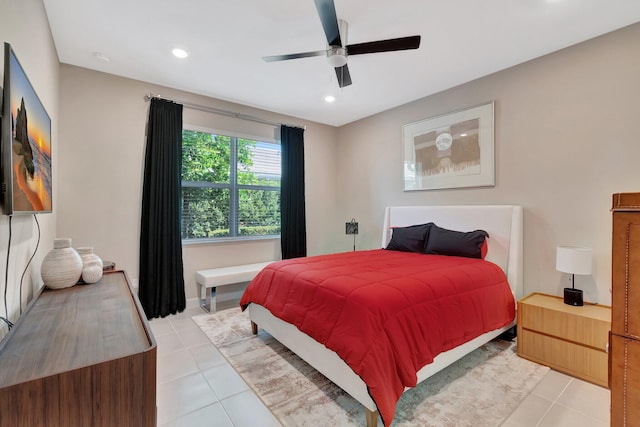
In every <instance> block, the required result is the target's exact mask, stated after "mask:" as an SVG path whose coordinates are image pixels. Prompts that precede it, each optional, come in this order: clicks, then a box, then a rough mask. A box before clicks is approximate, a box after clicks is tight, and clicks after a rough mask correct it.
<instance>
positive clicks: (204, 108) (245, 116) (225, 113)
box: [144, 92, 307, 129]
mask: <svg viewBox="0 0 640 427" xmlns="http://www.w3.org/2000/svg"><path fill="white" fill-rule="evenodd" d="M153 98H158V99H164V100H165V101H172V102H177V103H179V104H182V105H183V106H185V107H187V108H191V109H192V110H199V111H204V112H207V113H213V114H219V115H221V116H227V117H233V118H236V119H242V120H248V121H251V122H257V123H262V124H265V125H271V126H281V125H285V126H289V127H294V128H299V129H306V128H307V127H306V126H300V125H294V124H290V123H279V122H275V121H272V120H267V119H262V118H260V117H254V116H250V115H248V114H242V113H236V112H234V111H229V110H222V109H220V108H213V107H208V106H206V105H200V104H194V103H192V102H184V101H176V100H172V99H168V98H164V97H162V96H160V95H154V94H152V93H151V92H149V93H146V94H145V95H144V100H145V102H149V101H151V100H152V99H153Z"/></svg>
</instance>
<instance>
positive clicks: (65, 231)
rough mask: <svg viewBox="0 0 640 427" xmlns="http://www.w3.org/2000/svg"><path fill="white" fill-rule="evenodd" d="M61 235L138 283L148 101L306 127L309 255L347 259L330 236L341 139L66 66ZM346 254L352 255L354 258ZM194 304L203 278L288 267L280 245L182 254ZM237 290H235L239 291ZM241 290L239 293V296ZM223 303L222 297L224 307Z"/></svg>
mask: <svg viewBox="0 0 640 427" xmlns="http://www.w3.org/2000/svg"><path fill="white" fill-rule="evenodd" d="M60 81H61V86H60V87H61V98H60V104H61V108H60V109H61V114H60V129H61V136H60V138H61V139H62V140H64V142H65V144H64V145H63V146H61V148H60V156H59V157H60V181H61V185H60V187H61V189H60V203H59V207H58V216H59V226H58V232H59V234H60V235H64V236H67V237H71V238H73V241H74V245H75V246H93V247H94V252H95V253H96V254H98V255H99V256H101V257H102V258H103V259H108V260H112V261H115V262H116V264H117V266H118V267H119V268H123V269H125V270H127V272H128V273H129V275H130V277H131V278H132V279H133V280H134V281H137V278H138V257H139V251H138V246H139V233H140V208H141V189H142V175H143V167H144V149H145V127H146V121H147V115H148V108H149V103H148V102H145V101H144V99H143V97H144V95H145V94H146V93H149V92H152V93H154V94H160V95H162V96H163V97H166V98H169V99H175V100H180V101H185V102H191V103H196V104H200V105H207V106H210V107H214V108H219V109H226V110H231V111H235V112H239V113H244V114H248V115H252V116H257V117H261V118H265V119H268V120H273V121H279V122H285V123H294V124H298V125H304V126H306V131H305V154H306V159H307V160H306V162H305V168H306V172H307V178H306V191H307V214H308V215H307V225H308V227H307V239H308V251H309V254H312V255H313V254H318V253H326V252H332V251H334V250H339V249H340V248H339V247H337V246H336V244H335V242H334V241H333V239H332V237H333V236H332V235H331V233H326V232H325V231H326V230H327V229H329V228H331V227H334V226H335V225H336V224H337V223H338V228H339V221H338V220H336V219H335V208H334V207H333V206H334V204H333V199H334V197H335V193H336V191H337V185H336V176H337V165H336V159H335V153H336V134H337V130H336V129H335V128H333V127H330V126H325V125H320V124H317V123H312V122H305V121H303V120H299V119H295V118H292V117H286V116H282V115H278V114H274V113H270V112H266V111H261V110H257V109H253V108H250V107H246V106H241V105H237V104H231V103H227V102H224V101H220V100H216V99H211V98H206V97H201V96H197V95H193V94H189V93H186V92H182V91H177V90H172V89H168V88H165V87H158V86H155V85H152V84H149V83H144V82H140V81H136V80H131V79H126V78H121V77H116V76H113V75H109V74H104V73H99V72H95V71H91V70H87V69H83V68H78V67H74V66H69V65H63V66H62V67H61V80H60ZM184 123H185V124H191V125H197V126H204V127H208V128H212V129H219V130H231V131H235V132H241V133H244V134H249V135H256V136H264V137H272V138H273V136H274V129H275V128H274V127H269V126H264V125H259V124H256V123H253V122H247V121H242V120H237V119H233V118H229V117H225V116H220V115H213V114H208V113H207V114H203V113H201V112H198V111H195V110H192V109H188V108H186V109H185V110H184ZM347 248H348V246H345V248H344V250H346V249H347ZM183 254H184V271H185V285H186V295H187V298H196V297H197V287H196V283H195V271H196V270H200V269H206V268H214V267H221V266H227V265H236V264H242V263H253V262H260V261H269V260H274V259H279V258H280V241H279V240H266V241H264V240H263V241H249V242H237V243H213V244H193V245H185V246H184V247H183ZM231 290H234V289H231ZM235 290H236V291H237V288H236V289H235ZM222 299H223V298H222Z"/></svg>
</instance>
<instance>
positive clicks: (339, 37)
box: [262, 0, 420, 87]
mask: <svg viewBox="0 0 640 427" xmlns="http://www.w3.org/2000/svg"><path fill="white" fill-rule="evenodd" d="M314 2H315V4H316V9H317V10H318V15H319V16H320V21H321V22H322V28H323V29H324V33H325V35H326V36H327V45H328V48H327V49H326V50H318V51H315V52H303V53H293V54H289V55H274V56H265V57H263V58H262V59H263V60H264V61H266V62H274V61H286V60H289V59H299V58H309V57H312V56H323V55H326V57H327V61H328V62H329V65H331V66H332V67H334V68H335V70H336V76H337V77H338V85H339V86H340V87H345V86H349V85H350V84H351V75H350V74H349V68H348V67H347V57H348V56H351V55H362V54H365V53H378V52H390V51H394V50H409V49H417V48H418V47H420V36H410V37H400V38H397V39H388V40H378V41H374V42H365V43H356V44H349V45H348V44H346V43H347V40H346V38H347V22H346V21H343V20H338V17H337V15H336V7H335V5H334V3H333V0H314Z"/></svg>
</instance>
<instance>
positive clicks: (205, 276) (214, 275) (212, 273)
mask: <svg viewBox="0 0 640 427" xmlns="http://www.w3.org/2000/svg"><path fill="white" fill-rule="evenodd" d="M271 262H272V261H268V262H259V263H256V264H245V265H233V266H230V267H220V268H212V269H209V270H199V271H196V282H197V283H198V285H200V306H201V307H202V308H203V309H205V310H206V311H208V312H210V313H211V312H213V313H215V311H216V288H217V287H219V286H226V285H232V284H234V283H242V282H249V281H251V280H253V278H254V277H256V275H257V274H258V273H259V272H260V270H262V269H263V268H265V267H266V266H267V265H269V264H271Z"/></svg>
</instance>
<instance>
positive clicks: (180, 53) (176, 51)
mask: <svg viewBox="0 0 640 427" xmlns="http://www.w3.org/2000/svg"><path fill="white" fill-rule="evenodd" d="M171 53H173V55H174V56H175V57H176V58H180V59H182V58H186V57H187V56H189V54H188V53H187V52H186V51H185V50H184V49H180V48H175V49H173V50H172V51H171Z"/></svg>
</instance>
